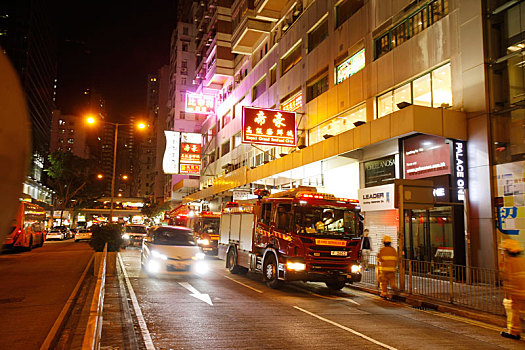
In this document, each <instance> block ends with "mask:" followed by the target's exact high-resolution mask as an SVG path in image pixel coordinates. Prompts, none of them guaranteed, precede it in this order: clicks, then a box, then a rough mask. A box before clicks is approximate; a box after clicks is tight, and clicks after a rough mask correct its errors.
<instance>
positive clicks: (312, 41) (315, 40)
mask: <svg viewBox="0 0 525 350" xmlns="http://www.w3.org/2000/svg"><path fill="white" fill-rule="evenodd" d="M327 37H328V14H326V15H325V16H324V19H323V20H322V21H321V23H320V24H319V25H317V26H316V27H314V29H312V30H311V31H310V32H309V33H308V52H312V50H313V49H315V48H316V47H317V46H318V45H319V44H320V43H322V42H323V40H324V39H326V38H327Z"/></svg>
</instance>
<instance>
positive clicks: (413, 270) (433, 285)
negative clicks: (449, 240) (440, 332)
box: [360, 256, 505, 315]
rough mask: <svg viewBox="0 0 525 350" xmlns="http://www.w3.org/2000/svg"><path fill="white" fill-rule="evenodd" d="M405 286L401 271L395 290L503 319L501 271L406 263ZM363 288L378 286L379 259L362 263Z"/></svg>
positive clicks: (397, 274)
mask: <svg viewBox="0 0 525 350" xmlns="http://www.w3.org/2000/svg"><path fill="white" fill-rule="evenodd" d="M402 263H403V267H404V272H405V276H404V277H405V278H404V285H403V286H401V285H400V283H399V281H400V278H399V277H400V274H399V271H398V272H396V287H397V289H398V290H400V291H403V292H405V293H407V294H409V295H418V296H423V297H426V298H430V299H435V300H439V301H441V302H446V303H450V304H455V305H460V306H465V307H468V308H471V309H475V310H480V311H484V312H489V313H492V314H498V315H504V314H505V310H504V308H503V305H502V302H503V296H504V293H503V289H502V288H501V283H500V281H501V280H500V275H499V271H497V270H491V269H485V268H479V267H466V266H461V265H454V264H451V263H440V262H433V261H418V260H408V259H407V260H403V261H402ZM362 265H363V277H362V279H361V282H360V283H362V284H364V285H368V286H369V287H370V285H373V286H378V283H379V282H378V279H377V264H376V256H369V258H368V264H367V263H366V262H365V261H363V262H362Z"/></svg>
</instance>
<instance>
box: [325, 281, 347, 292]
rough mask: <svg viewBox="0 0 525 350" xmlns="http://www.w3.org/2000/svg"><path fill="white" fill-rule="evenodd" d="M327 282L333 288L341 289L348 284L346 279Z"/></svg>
mask: <svg viewBox="0 0 525 350" xmlns="http://www.w3.org/2000/svg"><path fill="white" fill-rule="evenodd" d="M325 283H326V286H327V287H328V288H330V289H332V290H341V289H343V287H344V286H345V285H346V281H327V282H325Z"/></svg>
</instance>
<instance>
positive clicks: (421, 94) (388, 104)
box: [376, 63, 452, 118]
mask: <svg viewBox="0 0 525 350" xmlns="http://www.w3.org/2000/svg"><path fill="white" fill-rule="evenodd" d="M376 102H377V117H378V118H381V117H383V116H385V115H387V114H390V113H392V112H394V111H397V110H399V108H398V107H397V104H398V103H401V102H408V103H411V104H415V105H419V106H427V107H434V108H438V107H450V106H452V78H451V72H450V63H447V64H445V65H443V66H441V67H438V68H436V69H434V70H433V71H431V72H429V73H426V74H424V75H423V76H420V77H418V78H416V79H414V80H412V81H410V82H408V83H406V84H404V85H402V86H400V87H398V88H396V89H393V90H391V91H388V92H386V93H384V94H382V95H380V96H378V97H377V101H376Z"/></svg>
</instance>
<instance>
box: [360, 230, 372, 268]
mask: <svg viewBox="0 0 525 350" xmlns="http://www.w3.org/2000/svg"><path fill="white" fill-rule="evenodd" d="M368 234H369V231H368V229H367V228H365V230H364V232H363V239H362V240H361V264H362V265H363V269H364V270H365V271H368V260H369V259H370V252H371V251H372V245H371V244H370V237H368Z"/></svg>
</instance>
